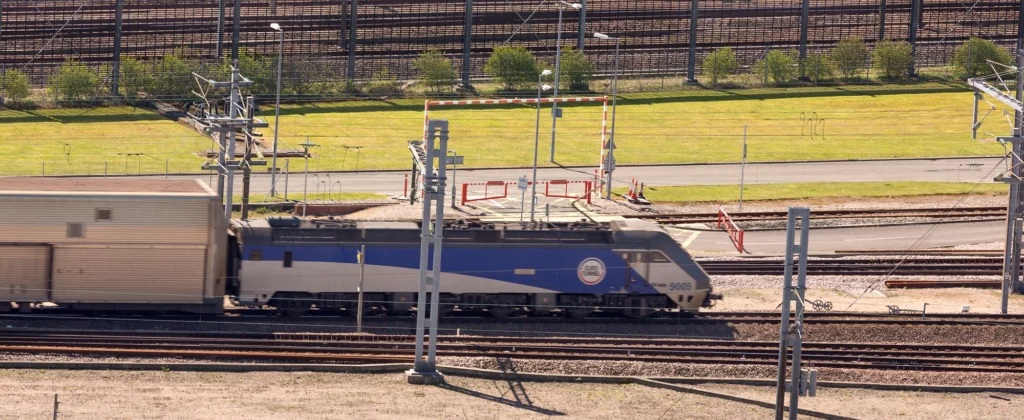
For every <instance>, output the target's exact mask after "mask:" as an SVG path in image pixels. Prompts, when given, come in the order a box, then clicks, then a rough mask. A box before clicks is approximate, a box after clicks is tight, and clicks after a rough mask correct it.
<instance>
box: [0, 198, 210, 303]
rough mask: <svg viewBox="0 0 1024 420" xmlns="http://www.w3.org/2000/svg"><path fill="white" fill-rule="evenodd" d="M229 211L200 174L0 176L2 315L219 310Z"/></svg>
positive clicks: (0, 299) (0, 286) (0, 288)
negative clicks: (45, 306)
mask: <svg viewBox="0 0 1024 420" xmlns="http://www.w3.org/2000/svg"><path fill="white" fill-rule="evenodd" d="M222 208H223V207H222V204H221V203H220V200H218V198H217V195H216V194H214V193H213V191H211V190H210V188H209V187H207V186H206V184H204V183H203V182H202V181H198V180H165V179H146V178H116V179H115V178H0V311H4V310H10V309H11V308H13V305H10V304H9V303H17V304H18V305H17V306H18V307H19V309H21V310H27V309H28V308H29V307H30V306H31V304H33V303H42V302H52V303H55V304H58V305H60V306H61V307H64V308H68V309H70V310H85V311H188V312H202V313H211V312H215V313H219V312H222V305H223V296H224V290H225V284H226V280H227V279H226V269H225V266H226V261H227V248H226V247H227V234H226V231H227V228H226V225H227V224H226V221H225V220H224V216H223V210H222Z"/></svg>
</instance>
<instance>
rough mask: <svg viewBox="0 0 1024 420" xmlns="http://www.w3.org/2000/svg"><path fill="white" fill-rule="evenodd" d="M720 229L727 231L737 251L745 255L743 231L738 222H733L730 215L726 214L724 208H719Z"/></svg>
mask: <svg viewBox="0 0 1024 420" xmlns="http://www.w3.org/2000/svg"><path fill="white" fill-rule="evenodd" d="M718 228H719V229H725V232H726V233H728V234H729V239H731V240H732V244H733V245H734V246H735V247H736V250H737V251H739V252H740V253H743V229H740V227H739V226H738V225H736V222H733V221H732V218H731V217H729V213H726V212H725V209H723V208H722V206H718Z"/></svg>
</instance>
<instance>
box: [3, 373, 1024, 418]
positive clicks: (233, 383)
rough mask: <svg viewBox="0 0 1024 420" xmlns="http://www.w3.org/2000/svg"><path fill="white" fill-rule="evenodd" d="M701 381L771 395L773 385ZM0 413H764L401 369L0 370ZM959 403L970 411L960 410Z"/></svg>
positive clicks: (669, 395)
mask: <svg viewBox="0 0 1024 420" xmlns="http://www.w3.org/2000/svg"><path fill="white" fill-rule="evenodd" d="M698 388H701V389H706V390H711V391H716V392H722V393H727V394H731V395H737V396H741V397H745V398H751V399H758V400H762V401H773V398H774V390H773V389H772V388H770V387H746V386H727V385H699V386H698ZM0 389H3V391H0V397H2V399H3V401H4V404H0V418H3V419H41V418H49V417H50V416H52V413H53V411H52V410H53V394H55V393H56V394H59V399H60V409H59V416H58V418H60V419H99V418H102V419H181V418H188V419H221V418H245V419H282V418H285V419H337V418H358V419H419V418H445V419H488V420H494V419H522V418H541V417H549V416H559V417H563V416H564V417H565V418H580V419H684V418H685V419H762V418H769V417H770V416H771V415H772V411H771V410H769V409H765V408H761V407H757V406H752V405H747V404H744V403H739V402H730V401H724V400H720V399H716V398H712V397H703V396H698V395H693V394H688V393H681V392H674V391H668V390H661V389H655V388H649V387H645V386H642V385H602V384H555V383H532V382H509V381H491V380H481V379H469V378H461V377H454V376H450V377H448V380H447V384H445V385H442V386H413V385H408V384H406V382H405V378H404V376H403V375H401V374H382V375H345V374H327V373H308V372H295V373H243V374H234V373H199V372H113V371H36V370H5V371H0ZM801 407H803V408H808V409H812V410H819V411H825V412H828V413H830V414H839V415H845V416H851V417H856V418H864V419H892V418H906V419H931V418H940V417H941V418H945V419H961V418H962V419H968V418H969V419H979V418H985V419H1002V418H1015V417H1016V416H1018V415H1019V413H1020V410H1021V409H1024V396H1020V395H1010V394H992V395H990V394H989V393H981V394H944V393H919V392H889V391H868V390H848V389H819V391H818V396H817V397H815V398H802V399H801ZM965 408H969V409H968V410H965Z"/></svg>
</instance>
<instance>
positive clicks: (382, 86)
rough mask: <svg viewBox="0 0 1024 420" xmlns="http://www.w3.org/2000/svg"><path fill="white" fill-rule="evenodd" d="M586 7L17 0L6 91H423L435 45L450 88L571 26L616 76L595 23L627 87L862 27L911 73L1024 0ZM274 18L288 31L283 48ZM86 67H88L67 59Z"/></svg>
mask: <svg viewBox="0 0 1024 420" xmlns="http://www.w3.org/2000/svg"><path fill="white" fill-rule="evenodd" d="M580 3H581V4H582V6H583V7H582V9H581V10H578V11H577V10H574V9H566V10H564V11H562V13H561V19H559V16H560V14H559V10H558V8H557V2H554V1H551V0H522V1H507V0H505V1H496V0H491V1H481V0H477V1H475V2H474V1H471V0H399V1H387V2H381V1H362V2H359V1H356V0H342V1H326V0H262V1H253V0H236V1H229V0H179V1H175V2H166V1H163V0H5V1H4V2H3V5H2V6H0V74H2V78H0V83H2V84H0V90H2V91H3V92H4V95H5V96H7V97H10V96H12V95H11V94H10V93H9V91H10V88H9V86H8V85H10V84H13V83H17V82H16V81H13V80H14V79H15V78H14V77H12V76H11V74H17V73H20V74H22V75H24V76H26V78H27V80H28V82H29V84H30V88H31V90H32V92H31V95H30V98H31V99H33V100H36V101H49V100H52V101H92V100H103V99H107V98H110V97H113V96H115V93H116V94H117V95H116V96H121V97H127V98H133V97H139V96H141V97H147V98H165V99H186V98H191V97H192V95H191V93H190V91H191V90H192V89H193V86H194V85H195V82H194V81H193V80H192V77H191V75H190V74H191V72H193V71H195V72H198V73H201V74H204V75H207V76H211V77H216V76H217V75H220V74H223V73H224V68H225V66H226V64H228V63H230V60H231V58H232V57H238V58H239V59H240V61H241V62H242V63H241V66H242V68H243V70H244V71H245V72H246V74H247V75H248V76H249V77H250V78H252V79H253V80H254V81H256V82H257V86H256V87H255V88H254V91H255V92H256V93H257V94H260V95H270V94H272V93H273V88H274V82H276V60H277V58H278V54H282V55H283V75H282V79H283V91H284V94H285V95H286V96H291V97H303V98H325V97H344V96H351V95H373V96H388V95H399V94H410V93H414V92H417V89H419V91H421V92H422V90H423V88H422V87H421V86H417V85H416V84H415V83H414V81H415V80H417V79H419V78H420V74H419V72H418V71H417V70H416V69H415V68H414V67H415V66H414V64H415V61H416V59H417V57H419V56H420V55H421V54H422V53H423V52H425V51H428V50H437V51H439V52H440V53H441V54H442V55H443V56H444V57H445V58H447V59H448V60H450V61H449V63H450V64H449V65H450V66H451V68H452V70H454V71H453V77H452V78H451V79H452V80H451V81H450V83H449V85H450V86H459V85H461V86H469V85H473V86H475V87H477V89H478V90H479V89H481V88H482V89H484V90H486V89H487V87H488V86H490V85H489V84H490V83H491V81H492V77H491V74H489V73H488V72H486V71H485V65H486V62H487V60H488V59H489V57H490V56H491V54H492V52H493V51H494V49H495V48H496V47H500V46H513V47H524V48H526V49H527V50H528V51H530V52H531V53H532V54H533V55H535V56H536V57H537V58H538V59H539V60H541V61H543V62H544V63H546V64H547V65H548V66H552V65H553V63H554V62H555V52H556V44H557V42H556V40H557V38H558V36H559V33H561V38H562V46H563V48H567V47H574V48H575V49H576V50H582V51H583V52H584V55H585V57H586V59H587V60H588V61H589V62H591V63H592V68H591V69H588V70H587V73H588V74H589V75H593V76H594V77H599V78H601V77H605V76H610V75H611V73H612V72H613V71H614V68H613V67H614V51H615V42H616V41H614V40H607V39H596V38H594V37H593V33H595V32H601V33H605V34H609V35H611V36H613V37H619V38H620V41H619V42H620V60H619V63H620V64H619V72H620V74H622V75H623V76H624V77H625V78H626V79H627V80H635V81H636V83H633V84H632V85H630V84H629V83H627V84H626V88H627V89H629V87H630V86H633V87H635V88H636V89H650V88H657V87H658V86H661V87H665V86H666V84H667V85H669V86H678V84H679V83H682V82H687V81H689V82H694V81H700V82H702V83H706V82H707V79H708V75H707V73H708V69H707V66H706V61H707V60H706V58H707V57H708V56H709V55H710V54H712V53H714V52H715V51H716V50H720V49H724V48H729V49H731V50H732V51H733V53H734V54H735V60H736V66H735V67H736V68H735V70H734V71H733V72H732V73H735V74H733V75H731V76H729V78H728V80H727V82H728V83H730V84H734V85H761V84H768V83H777V84H786V83H807V79H808V77H807V67H806V66H807V65H808V64H807V63H811V62H810V61H805V60H807V57H808V56H810V57H814V56H816V55H819V54H820V55H826V54H830V53H831V52H832V51H834V50H835V48H836V45H837V43H839V42H840V41H843V40H847V39H851V38H858V39H862V40H863V41H864V42H865V45H866V46H867V48H869V49H870V50H873V49H874V48H875V46H876V44H878V42H879V41H881V40H898V41H905V42H906V43H907V44H909V48H910V59H911V65H910V69H909V72H911V73H913V74H916V75H925V76H943V77H951V76H955V74H954V72H953V70H952V69H951V68H950V67H949V66H950V61H951V59H952V57H953V55H954V51H955V49H956V48H957V47H958V46H960V45H961V44H963V43H964V42H965V41H966V40H967V39H969V38H971V37H977V38H982V39H986V40H990V41H992V42H994V43H995V44H996V45H998V46H999V47H1002V48H1004V49H1005V50H1006V51H1008V52H1010V53H1011V54H1012V55H1015V50H1016V47H1015V46H1017V45H1018V44H1019V43H1020V39H1021V36H1022V28H1021V24H1020V20H1021V8H1022V7H1024V6H1022V3H1021V2H1020V1H1019V0H988V1H984V2H981V1H970V0H967V1H963V0H660V1H659V0H640V1H638V0H587V1H584V0H580ZM270 23H279V24H280V25H281V27H282V28H283V30H284V36H285V40H284V42H283V50H282V51H279V45H280V44H279V38H278V37H279V36H280V34H279V33H278V32H276V31H274V30H272V29H271V28H270ZM773 52H774V53H773ZM780 54H781V55H780ZM790 56H792V57H793V58H794V60H793V62H792V63H783V64H779V63H778V62H777V61H776V63H775V64H774V65H775V66H776V67H777V66H778V65H784V66H789V67H793V68H794V69H795V71H796V74H797V75H798V76H803V77H802V78H801V77H793V78H788V79H787V80H771V79H773V78H772V77H767V78H766V77H765V76H766V74H767V73H769V72H771V70H770V68H771V67H773V63H772V60H773V59H775V57H783V58H778V59H776V60H786V58H785V57H790ZM70 60H73V61H70ZM759 63H760V64H759ZM874 64H875V63H873V62H872V57H871V55H870V54H869V55H868V56H867V57H865V59H864V60H863V64H862V65H861V68H860V69H858V71H856V72H854V73H855V74H856V75H857V77H856V78H847V80H846V82H857V81H860V82H871V81H872V80H873V77H874V76H873V74H872V71H873V69H874V68H876V67H877V66H876V65H874ZM811 65H813V64H811ZM73 66H77V67H78V69H77V70H78V71H74V72H73V71H69V70H68V69H69V68H72V67H73ZM83 69H87V71H83ZM769 76H770V75H769ZM531 77H536V76H531ZM837 78H838V76H834V77H832V78H831V79H837ZM766 79H768V80H766ZM801 79H802V80H801ZM819 81H822V80H812V82H819ZM62 89H63V90H64V93H61V90H62ZM589 89H591V90H596V91H602V90H606V89H607V88H606V86H605V83H599V84H591V86H589ZM69 90H73V92H69ZM495 90H500V89H497V88H495ZM444 92H445V93H448V94H458V93H460V90H458V89H444ZM431 93H432V94H433V95H434V96H437V95H440V94H444V93H438V92H431Z"/></svg>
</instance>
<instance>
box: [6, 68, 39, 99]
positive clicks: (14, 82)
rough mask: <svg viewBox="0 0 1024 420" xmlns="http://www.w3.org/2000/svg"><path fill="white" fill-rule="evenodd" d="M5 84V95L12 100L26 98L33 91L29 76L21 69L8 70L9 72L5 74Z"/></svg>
mask: <svg viewBox="0 0 1024 420" xmlns="http://www.w3.org/2000/svg"><path fill="white" fill-rule="evenodd" d="M3 85H4V92H3V96H6V97H7V98H8V99H10V100H12V101H20V100H22V99H25V98H27V97H28V95H29V93H31V91H32V84H31V83H30V82H29V79H28V76H27V75H26V74H25V73H22V72H21V70H16V69H11V70H7V73H5V74H4V81H3Z"/></svg>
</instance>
